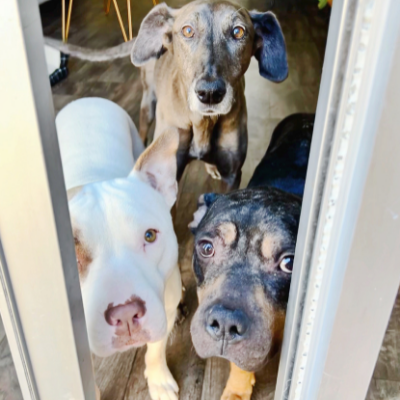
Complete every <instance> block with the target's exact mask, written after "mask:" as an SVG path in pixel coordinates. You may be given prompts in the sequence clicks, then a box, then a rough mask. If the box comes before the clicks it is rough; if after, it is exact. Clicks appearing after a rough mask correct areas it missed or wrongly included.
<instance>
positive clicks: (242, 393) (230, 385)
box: [221, 363, 256, 400]
mask: <svg viewBox="0 0 400 400" xmlns="http://www.w3.org/2000/svg"><path fill="white" fill-rule="evenodd" d="M255 383H256V378H255V375H254V372H247V371H243V370H241V369H240V368H239V367H237V366H236V365H235V364H234V363H231V373H230V374H229V378H228V382H227V383H226V386H225V389H224V393H223V394H222V397H221V400H250V398H251V394H252V393H253V386H254V384H255Z"/></svg>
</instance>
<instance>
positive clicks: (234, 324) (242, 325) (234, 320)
mask: <svg viewBox="0 0 400 400" xmlns="http://www.w3.org/2000/svg"><path fill="white" fill-rule="evenodd" d="M248 327H249V320H248V318H247V316H246V314H245V313H244V312H243V311H241V310H229V309H227V308H225V307H224V306H222V305H216V306H213V307H212V308H211V310H210V311H208V313H207V320H206V329H207V332H208V333H209V335H210V336H211V337H212V338H213V339H214V340H221V339H225V340H227V341H231V340H240V339H242V338H243V335H244V334H245V333H246V331H247V328H248Z"/></svg>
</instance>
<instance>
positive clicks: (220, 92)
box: [195, 78, 226, 104]
mask: <svg viewBox="0 0 400 400" xmlns="http://www.w3.org/2000/svg"><path fill="white" fill-rule="evenodd" d="M195 91H196V95H197V98H198V99H199V100H200V101H201V102H202V103H204V104H218V103H221V101H222V100H223V98H224V96H225V94H226V85H225V82H224V81H223V80H222V79H206V78H203V79H200V80H199V81H198V82H197V84H196V88H195Z"/></svg>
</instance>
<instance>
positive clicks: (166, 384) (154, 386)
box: [144, 366, 179, 400]
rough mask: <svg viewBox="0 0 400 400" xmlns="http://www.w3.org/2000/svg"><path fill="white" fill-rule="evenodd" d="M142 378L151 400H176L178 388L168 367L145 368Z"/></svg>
mask: <svg viewBox="0 0 400 400" xmlns="http://www.w3.org/2000/svg"><path fill="white" fill-rule="evenodd" d="M144 376H145V377H146V379H147V385H148V387H149V393H150V397H151V399H152V400H178V392H179V387H178V384H177V383H176V382H175V379H174V377H173V376H172V374H171V372H170V371H169V369H168V367H166V366H165V367H159V368H147V369H146V370H145V372H144Z"/></svg>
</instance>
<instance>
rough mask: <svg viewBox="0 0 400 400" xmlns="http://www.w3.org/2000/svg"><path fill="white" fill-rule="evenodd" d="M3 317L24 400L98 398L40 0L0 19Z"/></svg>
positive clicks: (8, 6)
mask: <svg viewBox="0 0 400 400" xmlns="http://www.w3.org/2000/svg"><path fill="white" fill-rule="evenodd" d="M0 38H1V41H2V43H3V47H2V54H1V56H0V57H1V60H0V188H1V189H0V190H1V194H0V240H1V247H0V250H1V251H0V257H1V258H0V264H1V265H0V281H1V286H2V289H3V290H0V312H1V316H2V319H3V322H4V326H5V329H6V334H7V338H8V341H9V344H10V349H11V352H12V356H13V360H14V364H15V366H16V370H17V375H18V380H19V383H20V386H21V390H22V393H23V396H24V399H26V400H27V399H32V400H39V399H41V400H84V399H86V400H94V399H95V388H94V379H93V369H92V363H91V354H90V351H89V345H88V338H87V333H86V325H85V317H84V313H83V306H82V298H81V293H80V287H79V279H78V272H77V267H76V257H75V251H74V245H73V238H72V234H71V225H70V219H69V213H68V205H67V198H66V193H65V189H64V178H63V174H62V168H61V161H60V152H59V147H58V141H57V135H56V128H55V121H54V109H53V101H52V96H51V90H50V83H49V77H48V74H47V68H46V62H45V57H44V44H43V37H42V28H41V23H40V14H39V8H38V4H37V1H36V0H3V1H2V5H1V12H0Z"/></svg>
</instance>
